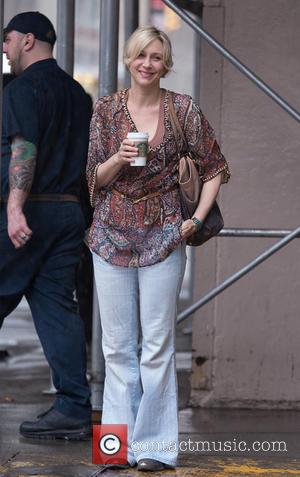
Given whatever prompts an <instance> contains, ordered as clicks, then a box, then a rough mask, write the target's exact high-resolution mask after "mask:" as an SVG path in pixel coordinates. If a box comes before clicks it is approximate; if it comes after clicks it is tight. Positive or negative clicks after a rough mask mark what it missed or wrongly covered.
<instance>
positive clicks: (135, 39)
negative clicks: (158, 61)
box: [123, 26, 173, 73]
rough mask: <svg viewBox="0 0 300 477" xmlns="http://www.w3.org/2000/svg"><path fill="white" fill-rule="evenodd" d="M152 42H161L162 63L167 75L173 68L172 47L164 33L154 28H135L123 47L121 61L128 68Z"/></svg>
mask: <svg viewBox="0 0 300 477" xmlns="http://www.w3.org/2000/svg"><path fill="white" fill-rule="evenodd" d="M153 40H160V41H161V42H162V47H163V52H162V61H163V65H164V67H165V69H166V73H168V72H169V71H170V70H171V68H172V66H173V59H172V45H171V42H170V39H169V37H168V35H167V34H166V33H164V32H163V31H161V30H158V29H157V28H155V27H154V26H146V27H140V28H137V29H136V30H135V31H134V32H133V33H132V35H131V36H130V37H129V38H128V40H127V41H126V43H125V47H124V55H123V61H124V64H125V65H126V66H127V68H129V66H130V64H131V63H132V62H133V60H135V59H136V58H137V57H138V56H139V54H140V53H141V51H143V49H144V48H146V46H148V45H149V43H151V41H153Z"/></svg>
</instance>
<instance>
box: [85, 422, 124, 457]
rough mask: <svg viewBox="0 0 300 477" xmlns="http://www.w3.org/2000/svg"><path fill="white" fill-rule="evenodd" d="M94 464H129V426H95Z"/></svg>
mask: <svg viewBox="0 0 300 477" xmlns="http://www.w3.org/2000/svg"><path fill="white" fill-rule="evenodd" d="M92 462H93V464H127V462H128V459H127V424H101V425H94V426H93V458H92Z"/></svg>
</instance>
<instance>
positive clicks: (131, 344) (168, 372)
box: [93, 243, 186, 466]
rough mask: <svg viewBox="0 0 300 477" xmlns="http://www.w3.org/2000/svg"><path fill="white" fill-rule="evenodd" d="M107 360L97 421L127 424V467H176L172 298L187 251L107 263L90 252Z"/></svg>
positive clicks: (176, 443)
mask: <svg viewBox="0 0 300 477" xmlns="http://www.w3.org/2000/svg"><path fill="white" fill-rule="evenodd" d="M93 262H94V273H95V282H96V287H97V293H98V299H99V308H100V317H101V324H102V346H103V353H104V357H105V370H106V377H105V385H104V401H103V414H102V423H103V424H127V426H128V462H129V463H130V464H131V465H134V464H135V463H136V462H138V461H139V460H140V459H143V458H151V459H156V460H159V461H161V462H164V463H165V464H169V465H171V466H175V465H176V460H177V454H178V403H177V379H176V363H175V328H176V315H177V313H176V307H177V299H178V295H179V291H180V287H181V283H182V279H183V274H184V268H185V262H186V253H185V243H182V244H181V245H180V246H179V247H178V248H177V249H176V250H175V251H173V252H172V253H171V254H170V255H169V256H168V257H167V258H166V259H165V260H163V261H162V262H159V263H156V264H154V265H150V266H147V267H141V268H126V267H118V266H113V265H111V264H109V263H107V262H106V261H104V260H103V259H102V258H100V257H99V256H98V255H96V254H95V253H93Z"/></svg>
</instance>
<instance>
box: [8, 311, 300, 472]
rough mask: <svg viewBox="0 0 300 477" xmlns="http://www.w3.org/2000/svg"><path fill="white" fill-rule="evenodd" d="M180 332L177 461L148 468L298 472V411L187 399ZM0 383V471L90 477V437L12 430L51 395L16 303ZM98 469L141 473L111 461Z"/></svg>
mask: <svg viewBox="0 0 300 477" xmlns="http://www.w3.org/2000/svg"><path fill="white" fill-rule="evenodd" d="M188 340H189V338H188V335H187V336H185V335H184V334H182V333H181V334H179V336H178V345H179V349H180V353H179V355H178V358H179V359H178V362H179V367H180V369H179V370H178V377H179V397H180V400H179V405H180V442H181V452H180V455H179V463H178V467H177V469H176V470H165V471H163V472H160V473H156V474H155V475H163V476H165V477H169V476H172V477H175V476H177V477H188V476H197V477H198V476H199V477H236V476H243V477H248V476H249V477H252V476H256V475H257V476H260V477H264V476H266V475H268V476H271V477H289V476H290V477H293V476H299V477H300V413H299V412H297V411H274V410H273V411H267V410H242V409H240V410H239V409H191V408H188V407H187V403H188V389H189V379H188V378H189V362H190V361H189V354H188V353H187V349H185V348H186V347H187V344H188ZM0 383H1V385H0V423H1V426H0V477H23V476H39V477H50V476H51V477H54V476H55V477H92V476H93V477H96V474H97V473H99V472H100V471H101V467H100V466H96V465H93V464H92V442H91V441H85V442H65V441H39V440H28V439H24V438H22V437H21V436H20V435H19V432H18V428H19V425H20V423H21V422H22V421H23V420H25V419H31V418H34V417H36V416H37V414H39V412H41V411H43V410H45V409H47V408H48V407H49V406H50V404H51V401H52V396H51V395H48V394H44V393H43V390H47V389H48V388H49V383H50V377H49V371H48V367H47V364H46V362H45V359H44V357H43V353H42V351H41V348H40V345H39V342H38V339H37V337H36V335H35V332H34V329H33V326H32V322H31V318H30V314H29V312H28V309H27V307H26V304H24V303H22V304H21V306H20V307H19V308H18V309H17V310H16V311H15V312H14V313H13V314H12V315H11V316H10V317H9V318H7V320H6V322H5V325H4V327H3V329H2V331H1V333H0ZM259 446H260V447H261V448H262V449H263V450H260V451H258V447H259ZM99 475H101V474H99ZM105 475H106V476H107V477H111V476H120V477H123V476H127V477H130V476H135V477H137V476H142V475H147V474H145V473H143V472H138V471H137V470H136V469H125V470H113V469H111V470H107V471H106V472H105ZM152 475H153V474H152Z"/></svg>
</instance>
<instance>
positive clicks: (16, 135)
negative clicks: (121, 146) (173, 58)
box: [0, 12, 91, 439]
mask: <svg viewBox="0 0 300 477" xmlns="http://www.w3.org/2000/svg"><path fill="white" fill-rule="evenodd" d="M55 41H56V34H55V30H54V28H53V25H52V23H51V22H50V20H49V19H48V18H47V17H45V16H44V15H42V14H41V13H39V12H25V13H20V14H18V15H16V16H15V17H13V18H12V20H11V21H10V22H9V23H8V25H7V27H6V28H5V29H4V44H3V50H4V53H5V54H6V56H7V58H8V60H9V64H10V67H11V73H12V74H13V75H15V76H16V79H14V80H13V81H12V82H10V83H9V84H8V85H7V87H6V88H5V90H4V97H3V132H2V167H1V199H2V200H1V210H0V213H1V220H0V326H1V325H2V323H3V320H4V318H5V317H6V316H7V315H8V314H9V313H11V312H12V311H13V310H14V309H15V308H16V307H17V305H18V303H19V302H20V300H21V299H22V297H23V296H25V297H26V299H27V301H28V304H29V306H30V309H31V313H32V316H33V320H34V323H35V327H36V330H37V333H38V335H39V338H40V340H41V344H42V346H43V349H44V353H45V355H46V358H47V360H48V362H49V365H50V367H51V370H52V376H53V383H54V385H55V387H56V389H57V393H56V397H55V400H54V403H53V406H52V407H51V408H50V409H49V410H48V411H46V412H45V413H44V414H42V415H40V416H38V419H37V420H36V421H25V422H23V424H21V427H20V432H21V434H22V435H23V436H25V437H36V438H47V437H48V438H66V439H84V438H86V437H88V436H89V435H90V433H91V407H90V392H89V387H88V383H87V380H86V354H85V337H84V325H83V322H82V320H81V319H80V317H79V314H78V309H77V304H76V302H75V300H74V289H75V274H76V268H77V265H78V262H79V258H80V252H81V246H82V238H83V234H84V228H85V221H84V217H83V214H82V211H81V207H80V203H79V196H80V190H81V187H82V183H83V180H84V177H85V162H86V155H87V147H88V135H89V120H90V112H91V111H90V99H89V97H88V96H87V94H86V93H85V92H84V90H83V88H82V87H81V86H80V85H79V83H77V82H76V81H75V80H74V79H73V78H71V77H70V76H69V75H68V74H67V73H65V72H64V71H63V70H62V69H60V68H59V67H58V65H57V63H56V61H55V60H54V58H53V56H52V50H53V46H54V43H55Z"/></svg>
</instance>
